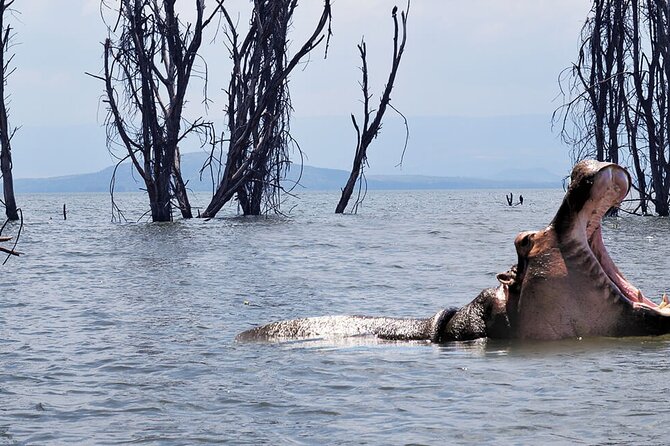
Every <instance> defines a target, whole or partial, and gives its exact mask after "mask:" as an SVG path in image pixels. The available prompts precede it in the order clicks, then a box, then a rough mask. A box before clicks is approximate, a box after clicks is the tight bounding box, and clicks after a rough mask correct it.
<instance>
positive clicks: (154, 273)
mask: <svg viewBox="0 0 670 446" xmlns="http://www.w3.org/2000/svg"><path fill="white" fill-rule="evenodd" d="M522 192H523V195H524V198H525V203H524V205H523V206H517V207H513V208H510V207H508V206H507V205H506V202H505V197H504V194H505V191H438V192H430V191H420V192H371V193H370V194H369V195H368V197H367V199H366V201H365V203H364V206H363V208H362V209H361V210H360V211H359V214H358V215H334V214H332V212H333V209H334V207H335V204H336V202H337V198H338V197H337V194H335V193H307V194H303V195H302V198H301V199H300V200H298V201H294V204H295V205H296V207H295V208H293V209H292V211H291V212H290V214H289V216H288V217H286V218H284V217H271V218H249V219H245V218H239V217H235V216H234V213H235V210H234V209H228V210H227V211H226V212H227V214H226V216H224V217H223V218H218V219H214V220H211V221H202V220H198V219H194V220H192V221H177V222H175V223H172V224H149V223H144V222H142V223H112V222H111V221H110V212H111V205H110V203H109V198H108V196H107V195H104V194H100V195H96V194H91V195H85V194H82V195H31V196H22V197H19V201H20V205H21V206H22V207H23V209H24V217H25V225H24V228H23V234H22V236H21V238H20V243H19V247H18V249H19V250H20V251H22V252H24V253H25V255H24V256H22V257H20V258H18V259H16V258H14V259H10V261H9V262H8V263H7V264H6V265H5V266H2V267H0V278H1V282H0V445H2V446H4V445H64V444H82V445H87V444H94V445H118V444H152V445H153V444H156V445H195V444H249V445H260V444H271V445H275V444H299V445H302V444H304V445H314V444H333V445H349V444H370V445H380V444H388V445H406V444H426V445H433V444H442V443H447V444H459V443H461V444H462V443H474V444H486V443H496V444H662V443H667V439H668V435H669V433H668V429H669V428H670V427H669V426H668V422H669V421H668V420H670V404H668V402H669V398H670V397H669V395H670V337H667V336H666V337H648V338H628V339H585V340H567V341H561V342H550V343H529V342H525V343H519V342H511V343H510V342H500V341H496V342H494V341H486V340H479V341H475V342H466V343H451V344H447V345H439V346H438V345H431V344H427V343H402V342H400V343H394V342H374V341H371V340H360V339H359V340H352V341H351V342H346V343H335V342H333V341H312V342H290V343H283V344H239V343H235V342H234V337H235V335H236V334H237V333H238V332H240V331H242V330H245V329H247V328H250V327H251V326H253V325H256V324H262V323H266V322H269V321H273V320H279V319H286V318H295V317H303V316H316V315H325V314H351V313H356V314H369V315H388V316H416V317H426V316H429V315H432V314H434V313H435V312H437V311H438V310H439V309H441V308H444V307H448V306H453V305H463V304H465V303H467V302H469V301H470V300H472V299H473V298H474V297H475V296H476V295H477V294H478V293H479V291H480V290H481V289H482V288H485V287H489V286H492V285H494V284H495V283H496V282H495V277H494V275H495V273H497V272H501V271H505V270H507V268H508V267H509V266H510V265H512V264H513V263H515V261H516V258H515V252H514V248H513V245H512V242H513V239H514V237H515V235H516V234H517V233H518V232H519V231H522V230H527V229H541V228H542V227H544V226H546V225H547V224H548V222H549V221H550V220H551V218H552V217H553V214H554V212H555V210H556V209H557V207H558V204H559V202H560V200H561V197H562V195H563V193H562V191H560V190H557V191H547V190H543V191H530V190H528V191H522ZM118 198H119V201H120V205H121V207H122V208H123V209H126V211H127V212H126V215H127V216H132V217H133V218H137V217H139V215H140V214H141V210H142V209H146V203H145V198H144V196H142V195H137V194H128V195H123V194H120V195H119V196H118ZM194 201H195V203H196V204H199V205H204V204H206V197H204V196H200V197H196V199H195V200H194ZM63 203H66V204H67V208H68V219H67V220H66V221H63V219H62V205H63ZM289 207H290V206H287V207H285V209H286V210H288V208H289ZM11 230H12V231H13V232H15V231H16V227H14V228H11ZM669 234H670V222H669V221H668V220H667V219H658V218H635V217H629V216H624V217H621V218H617V219H609V220H607V221H606V223H605V225H604V238H605V243H606V245H607V246H608V248H609V250H610V253H611V254H612V257H613V258H614V260H615V261H616V262H617V264H618V265H619V266H620V268H621V269H622V271H624V273H625V274H626V275H627V276H628V278H629V279H630V280H631V281H633V282H634V283H636V284H637V285H639V286H640V287H641V288H642V290H643V291H644V292H645V294H646V295H647V296H649V297H653V298H656V299H658V297H659V296H660V295H661V294H662V293H663V292H664V291H670V273H668V266H670V265H669V262H668V257H667V255H668V240H669V237H668V235H669Z"/></svg>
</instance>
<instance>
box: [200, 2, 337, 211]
mask: <svg viewBox="0 0 670 446" xmlns="http://www.w3.org/2000/svg"><path fill="white" fill-rule="evenodd" d="M253 4H254V7H253V11H252V14H251V21H250V25H249V30H248V32H247V34H246V36H245V37H244V38H240V36H239V35H238V33H237V31H236V27H235V23H234V22H233V20H232V19H231V17H230V15H229V14H228V12H227V11H225V10H224V17H225V20H226V25H227V38H228V40H229V41H228V48H229V51H230V57H231V60H232V63H233V68H232V74H231V78H230V83H229V86H228V90H227V94H228V104H227V106H226V110H225V112H226V120H227V122H226V125H227V128H228V133H229V137H228V139H227V140H226V141H220V142H219V145H218V149H219V150H220V151H221V152H223V146H224V145H225V146H227V153H226V155H225V166H223V167H222V172H221V174H220V175H218V177H217V178H215V179H214V180H215V192H214V196H213V197H212V200H211V201H210V203H209V205H208V206H207V208H206V209H205V211H204V212H203V214H202V217H205V218H210V217H213V216H215V215H216V214H217V213H218V212H219V210H220V209H221V208H222V207H223V206H224V205H225V204H226V203H227V202H228V201H230V200H231V199H232V198H233V197H236V198H237V200H238V202H239V205H240V207H241V209H242V212H243V213H244V214H245V215H258V214H260V213H262V212H265V211H267V210H269V209H275V210H277V209H278V207H279V204H280V200H281V199H280V193H281V191H282V186H281V180H282V179H283V178H284V177H285V174H286V172H287V170H288V168H289V166H290V158H289V149H290V145H291V143H292V138H291V135H290V126H289V120H290V114H291V110H292V109H291V101H290V95H289V89H288V82H289V80H288V77H289V74H290V73H291V72H292V71H293V69H294V68H295V67H296V66H297V65H298V63H299V62H300V61H301V60H302V59H303V58H304V57H305V56H307V55H308V54H309V53H310V52H311V51H312V50H313V49H314V48H316V47H317V46H318V45H319V44H320V43H321V42H322V41H323V40H324V39H326V37H327V36H330V29H328V30H327V31H325V32H324V29H325V28H326V25H327V24H329V22H330V18H331V7H330V0H325V3H324V7H323V11H322V14H321V17H320V19H319V22H318V23H317V25H316V28H315V29H314V32H313V33H312V35H311V36H309V37H308V39H307V41H306V42H305V43H304V44H303V45H302V46H301V47H300V49H299V50H298V52H297V53H296V54H295V55H293V57H291V58H289V57H288V42H289V40H288V31H289V27H290V24H291V20H292V17H293V12H294V11H295V8H296V7H297V1H296V0H255V1H254V2H253ZM326 48H327V42H326ZM223 158H224V155H223V154H222V153H220V154H219V156H217V155H216V154H215V153H214V150H213V151H212V154H211V156H210V158H209V161H208V165H207V166H206V167H210V168H213V167H212V166H213V164H219V166H221V164H222V162H223ZM213 170H217V169H213ZM219 171H220V169H219Z"/></svg>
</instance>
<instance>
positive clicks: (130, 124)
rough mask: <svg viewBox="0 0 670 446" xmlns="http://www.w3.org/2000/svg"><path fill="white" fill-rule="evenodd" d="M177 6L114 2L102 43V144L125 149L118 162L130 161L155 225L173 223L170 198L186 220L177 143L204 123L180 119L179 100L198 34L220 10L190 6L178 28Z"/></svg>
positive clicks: (171, 0)
mask: <svg viewBox="0 0 670 446" xmlns="http://www.w3.org/2000/svg"><path fill="white" fill-rule="evenodd" d="M175 3H176V1H175V0H120V1H119V4H118V9H116V11H117V12H118V16H117V20H116V22H115V24H114V25H113V26H110V28H109V33H110V37H109V38H107V39H106V40H105V43H104V75H103V77H101V79H102V80H103V81H104V82H105V102H106V103H107V106H108V119H107V134H108V141H109V142H110V145H113V144H118V145H120V146H121V147H123V149H124V153H125V155H124V156H123V157H121V160H120V161H119V163H120V162H121V161H123V160H125V159H128V158H129V159H130V160H131V161H132V164H133V166H134V168H135V170H136V171H137V172H138V173H139V175H140V176H141V177H142V179H143V180H144V183H145V185H146V189H147V193H148V195H149V203H150V207H151V218H152V219H153V221H170V220H171V219H172V208H173V203H172V199H175V200H176V202H177V206H178V207H179V209H180V210H181V213H182V216H183V217H184V218H190V217H191V206H190V204H189V201H188V195H187V192H186V186H185V184H184V181H183V179H182V176H181V170H180V165H179V160H180V154H179V144H180V142H181V141H182V140H183V139H184V138H185V137H186V136H187V135H189V134H190V133H192V132H198V131H205V130H206V128H207V127H208V123H206V122H204V121H203V120H202V119H196V120H193V121H192V122H187V121H186V120H185V119H184V116H183V111H184V105H185V97H186V92H187V88H188V85H189V81H190V80H191V78H192V72H193V66H194V63H195V61H196V58H197V57H198V50H199V48H200V45H201V43H202V33H203V30H204V29H205V28H206V27H207V25H208V24H209V23H210V22H211V20H212V18H213V17H215V15H216V14H217V13H218V12H219V11H220V8H221V4H220V3H218V2H217V3H216V6H215V7H214V9H213V11H212V12H210V13H209V14H208V16H205V2H204V1H203V0H193V7H194V12H195V22H193V23H184V22H182V21H181V20H180V17H179V14H178V13H177V11H175ZM103 4H105V2H104V1H103ZM112 200H113V198H112Z"/></svg>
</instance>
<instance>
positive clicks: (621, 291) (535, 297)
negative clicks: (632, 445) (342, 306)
mask: <svg viewBox="0 0 670 446" xmlns="http://www.w3.org/2000/svg"><path fill="white" fill-rule="evenodd" d="M630 183H631V181H630V176H629V174H628V172H626V170H625V169H623V168H622V167H620V166H617V165H616V164H611V163H601V162H596V161H582V162H580V163H578V164H577V165H575V167H574V169H573V171H572V176H571V182H570V187H569V188H568V191H567V193H566V195H565V198H564V199H563V202H562V204H561V206H560V207H559V210H558V212H557V214H556V216H555V217H554V219H553V220H552V222H551V223H550V224H549V226H548V227H547V228H545V229H544V230H541V231H533V232H522V233H520V234H519V235H518V236H517V237H516V240H515V242H514V244H515V247H516V251H517V256H518V263H517V265H515V266H514V267H512V269H510V270H509V271H508V272H506V273H502V274H498V276H497V279H498V281H499V282H500V283H499V285H498V286H497V287H496V288H488V289H485V290H484V291H482V292H481V293H480V294H479V295H478V296H477V297H476V298H475V299H474V300H473V301H472V302H470V303H469V304H467V305H465V306H464V307H462V308H460V309H448V310H442V311H440V312H438V313H437V314H436V315H434V316H433V317H429V318H426V319H399V318H385V317H367V316H324V317H315V318H305V319H296V320H289V321H280V322H273V323H271V324H268V325H264V326H261V327H256V328H253V329H251V330H247V331H245V332H243V333H240V334H239V335H238V337H237V339H238V340H240V341H263V340H287V339H308V338H320V337H333V336H336V337H345V336H360V335H368V336H376V337H378V338H382V339H391V340H426V341H432V342H437V343H440V342H448V341H459V340H470V339H477V338H483V337H490V338H521V339H547V340H548V339H563V338H570V337H582V336H584V337H586V336H638V335H659V334H664V333H670V305H667V304H668V302H667V300H666V299H665V298H664V301H663V303H662V304H661V305H657V304H656V303H654V302H652V301H651V300H649V299H647V298H646V297H644V296H643V294H642V292H641V291H640V290H638V289H637V288H636V287H634V286H633V285H632V284H630V283H629V282H628V281H627V280H626V279H625V278H624V277H623V274H621V272H620V271H619V270H618V268H617V267H616V265H614V262H613V261H612V259H611V258H610V256H609V254H608V253H607V250H606V249H605V246H604V244H603V240H602V230H601V220H602V217H603V216H604V215H605V214H606V212H607V211H608V210H609V209H610V208H612V207H614V206H618V205H619V204H620V203H621V201H622V200H623V198H624V197H625V196H626V194H627V193H628V190H629V188H630ZM666 305H667V306H666Z"/></svg>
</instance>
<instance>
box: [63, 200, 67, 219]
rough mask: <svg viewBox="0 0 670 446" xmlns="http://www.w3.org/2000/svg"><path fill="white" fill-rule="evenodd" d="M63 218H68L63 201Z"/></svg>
mask: <svg viewBox="0 0 670 446" xmlns="http://www.w3.org/2000/svg"><path fill="white" fill-rule="evenodd" d="M63 220H67V210H66V208H65V203H63Z"/></svg>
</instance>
